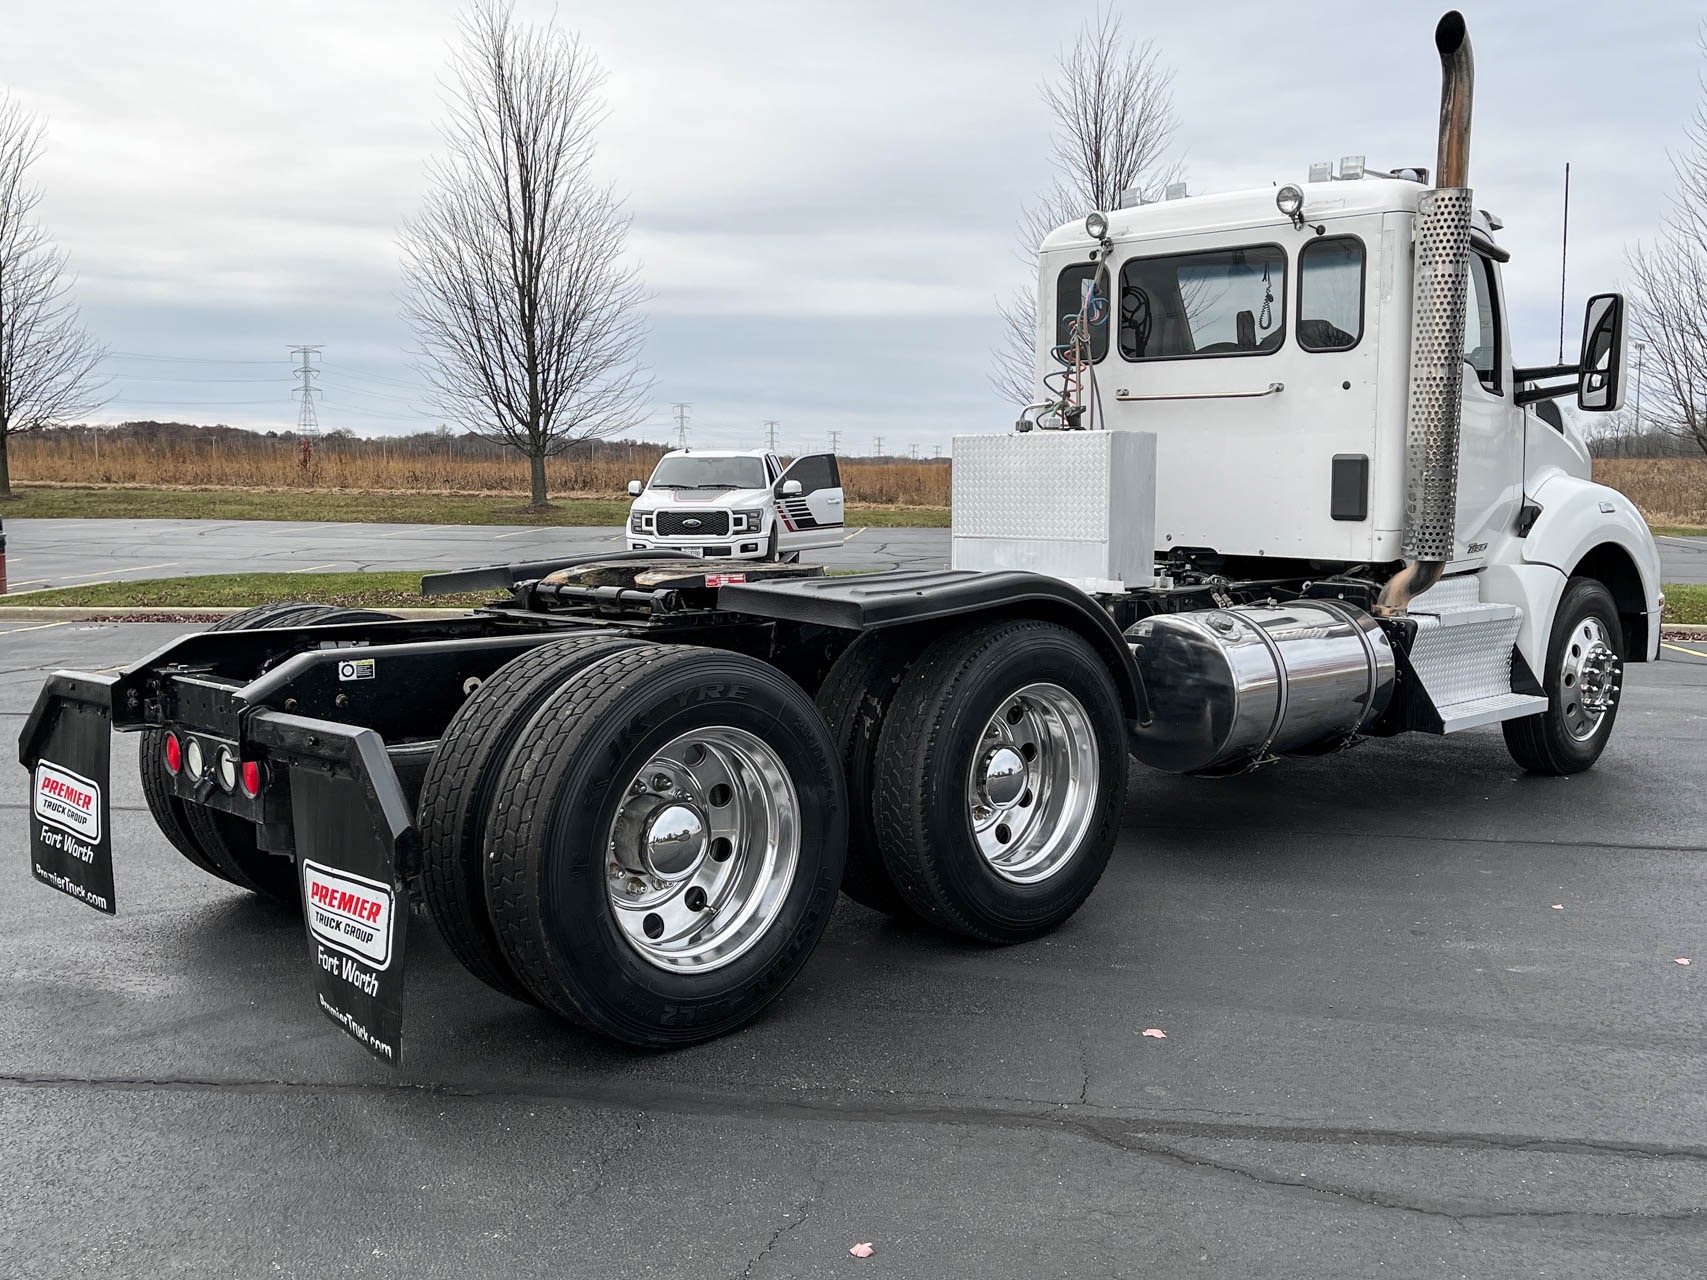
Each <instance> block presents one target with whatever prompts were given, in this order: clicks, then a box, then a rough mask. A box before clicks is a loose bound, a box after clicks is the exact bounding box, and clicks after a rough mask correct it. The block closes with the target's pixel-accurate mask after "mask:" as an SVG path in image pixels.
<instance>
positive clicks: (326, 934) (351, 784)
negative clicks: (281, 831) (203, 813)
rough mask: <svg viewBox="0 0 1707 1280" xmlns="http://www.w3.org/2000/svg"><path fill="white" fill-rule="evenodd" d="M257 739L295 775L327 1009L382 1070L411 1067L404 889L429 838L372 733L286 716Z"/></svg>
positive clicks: (304, 881) (265, 716)
mask: <svg viewBox="0 0 1707 1280" xmlns="http://www.w3.org/2000/svg"><path fill="white" fill-rule="evenodd" d="M248 734H249V737H250V739H251V740H252V741H254V742H256V743H259V744H261V745H263V746H265V747H266V748H267V749H268V751H269V753H270V754H271V755H272V756H273V757H274V758H275V759H279V760H282V761H285V762H288V765H289V768H290V789H291V821H292V825H293V826H294V828H295V845H296V854H297V877H298V883H299V885H300V887H301V891H302V909H303V921H304V925H305V927H306V929H307V934H308V946H309V953H310V955H311V957H312V959H313V964H314V983H315V998H316V999H317V1001H318V1002H319V1005H320V1010H321V1012H322V1013H324V1014H325V1015H326V1016H327V1017H328V1018H330V1019H331V1020H332V1021H333V1022H335V1023H336V1024H337V1025H338V1026H339V1027H341V1028H342V1029H343V1030H344V1031H345V1032H346V1033H348V1034H349V1035H350V1037H351V1038H352V1039H354V1040H355V1041H356V1042H357V1043H358V1044H360V1045H362V1046H363V1047H364V1048H366V1049H367V1050H368V1052H370V1053H372V1054H373V1055H374V1056H375V1057H376V1058H378V1059H380V1060H381V1061H382V1062H386V1063H389V1064H391V1065H392V1066H396V1065H397V1064H398V1063H400V1062H401V1061H402V1060H403V954H404V942H405V935H406V933H407V927H408V921H409V895H408V891H407V889H406V887H405V886H406V882H407V880H408V878H409V877H411V876H413V875H414V874H415V872H416V870H417V864H418V862H419V836H418V834H417V832H416V830H415V825H414V821H413V818H412V815H411V813H410V809H409V804H408V801H407V800H406V799H405V798H404V795H403V789H402V787H401V786H400V785H399V784H398V781H397V774H396V771H395V770H394V769H393V768H392V766H391V761H390V759H389V758H388V757H387V755H386V753H385V744H384V742H383V740H382V739H381V738H380V736H379V735H378V734H376V733H375V732H373V730H371V729H358V728H353V727H351V726H349V725H341V724H333V723H330V722H328V721H324V720H309V719H305V718H303V717H300V716H292V715H285V714H282V713H278V712H271V711H268V712H261V713H259V714H257V715H255V716H253V717H251V719H250V721H249V724H248Z"/></svg>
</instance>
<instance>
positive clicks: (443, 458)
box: [11, 432, 949, 507]
mask: <svg viewBox="0 0 1707 1280" xmlns="http://www.w3.org/2000/svg"><path fill="white" fill-rule="evenodd" d="M481 452H484V451H481ZM660 452H662V450H661V449H660V448H659V447H657V446H654V445H633V446H629V447H627V449H626V450H625V451H624V452H616V450H615V449H613V448H612V447H611V446H605V451H604V452H603V453H602V454H601V455H599V456H580V455H577V454H573V453H571V454H569V455H567V456H564V457H558V458H552V459H550V460H549V461H548V462H547V463H546V478H547V483H548V485H549V487H550V491H551V495H552V496H553V497H619V496H625V494H626V490H627V486H628V482H629V481H630V480H633V479H638V478H641V477H644V476H646V475H648V474H649V473H650V472H651V470H652V467H653V465H654V464H655V463H656V462H657V460H658V455H659V454H660ZM11 457H12V478H13V479H14V480H16V481H18V482H20V483H23V484H56V485H80V486H81V485H122V486H126V487H145V488H159V487H190V488H216V489H274V490H276V489H298V490H302V489H319V490H343V491H346V492H350V491H353V492H361V493H446V494H450V493H454V494H470V495H493V496H512V495H515V494H517V493H523V494H525V492H526V490H527V467H526V464H525V462H524V461H523V459H522V458H521V456H520V455H519V454H515V453H508V452H500V451H498V450H496V449H494V450H491V451H490V452H489V456H480V452H476V451H471V450H469V449H468V448H466V447H465V446H458V445H455V444H450V445H446V446H444V447H441V448H439V449H437V450H435V449H433V448H431V447H422V446H420V445H416V444H412V445H410V446H407V447H405V446H401V445H398V444H396V443H393V442H389V441H386V440H362V439H353V440H352V439H338V438H326V437H322V438H319V439H315V440H273V439H266V438H261V439H253V440H241V439H239V440H236V441H232V440H216V439H209V440H198V441H195V442H194V443H192V444H177V443H165V442H155V443H145V442H143V441H139V440H112V439H108V440H99V439H98V438H97V437H96V436H95V435H94V433H76V434H73V433H70V432H65V433H54V434H52V435H39V436H38V435H19V436H15V437H13V439H12V441H11ZM842 482H843V484H844V486H845V487H846V488H847V491H848V500H849V501H850V502H852V503H855V504H859V505H865V506H908V507H946V506H947V505H948V492H949V469H948V464H947V462H946V461H944V462H911V461H870V462H862V461H859V460H857V459H856V460H844V461H843V462H842Z"/></svg>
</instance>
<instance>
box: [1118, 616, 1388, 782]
mask: <svg viewBox="0 0 1707 1280" xmlns="http://www.w3.org/2000/svg"><path fill="white" fill-rule="evenodd" d="M1126 642H1127V644H1129V645H1130V646H1131V648H1132V654H1133V657H1134V658H1136V659H1137V662H1138V670H1139V672H1140V673H1141V674H1142V676H1143V678H1144V690H1145V693H1146V695H1147V696H1148V698H1149V701H1150V713H1151V719H1150V722H1149V723H1148V724H1146V725H1145V726H1144V727H1143V730H1142V731H1141V732H1140V733H1138V734H1137V735H1136V737H1135V738H1134V742H1133V754H1135V755H1136V756H1137V757H1138V759H1140V760H1142V761H1143V762H1144V763H1145V764H1148V765H1151V766H1153V767H1154V768H1157V769H1165V770H1167V771H1168V772H1170V773H1208V774H1219V773H1235V772H1238V771H1239V770H1241V769H1245V768H1249V767H1250V766H1252V765H1255V764H1260V763H1262V762H1263V761H1264V760H1267V759H1270V758H1272V757H1273V756H1276V755H1282V754H1285V753H1288V752H1304V751H1308V750H1311V749H1323V748H1329V747H1332V746H1334V745H1336V744H1338V743H1341V742H1344V741H1345V740H1346V739H1348V738H1350V737H1352V736H1353V735H1354V734H1356V733H1357V732H1358V731H1359V730H1361V729H1364V728H1366V727H1367V726H1368V725H1369V724H1370V723H1371V722H1372V721H1374V720H1375V718H1376V717H1377V716H1379V715H1380V714H1381V713H1382V712H1383V711H1384V710H1386V708H1387V703H1388V702H1389V700H1391V698H1392V696H1393V680H1394V666H1393V649H1392V646H1391V644H1390V643H1389V642H1388V640H1387V636H1386V634H1385V633H1384V632H1383V631H1382V630H1381V627H1380V625H1379V624H1378V623H1377V622H1376V621H1375V619H1374V618H1372V617H1370V616H1369V614H1367V613H1365V612H1364V611H1363V610H1362V609H1359V608H1357V607H1355V606H1353V605H1348V604H1345V603H1343V602H1341V601H1337V600H1293V601H1290V602H1288V603H1285V604H1267V605H1245V606H1240V607H1238V608H1232V609H1205V610H1199V611H1196V612H1192V613H1170V614H1157V615H1156V616H1154V617H1150V618H1144V619H1142V620H1140V621H1138V622H1136V623H1134V624H1133V625H1132V626H1131V627H1129V628H1127V631H1126Z"/></svg>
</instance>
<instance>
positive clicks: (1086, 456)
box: [953, 431, 1156, 591]
mask: <svg viewBox="0 0 1707 1280" xmlns="http://www.w3.org/2000/svg"><path fill="white" fill-rule="evenodd" d="M953 502H954V567H955V568H956V569H981V570H992V569H1024V570H1029V571H1031V572H1034V573H1044V574H1048V575H1049V576H1051V577H1055V578H1061V579H1064V580H1065V581H1068V582H1071V583H1074V584H1075V585H1077V586H1080V587H1084V588H1085V589H1086V590H1090V591H1120V590H1124V589H1125V588H1127V587H1135V586H1148V585H1149V584H1150V583H1151V582H1152V581H1153V580H1154V577H1155V550H1156V437H1155V436H1154V435H1153V434H1152V433H1151V432H1148V431H1037V432H1029V433H1027V434H1025V435H988V436H956V437H955V438H954V497H953Z"/></svg>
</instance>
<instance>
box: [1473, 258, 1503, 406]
mask: <svg viewBox="0 0 1707 1280" xmlns="http://www.w3.org/2000/svg"><path fill="white" fill-rule="evenodd" d="M1493 271H1494V266H1493V263H1491V262H1489V261H1488V260H1487V259H1486V258H1484V257H1482V255H1481V254H1479V253H1478V254H1472V255H1471V256H1470V296H1469V299H1468V305H1467V306H1466V307H1465V314H1464V360H1465V362H1466V363H1467V364H1468V365H1469V366H1470V367H1471V368H1472V369H1474V370H1475V371H1476V377H1477V379H1478V380H1479V381H1480V382H1481V384H1482V389H1483V390H1485V391H1487V392H1489V393H1490V394H1492V395H1496V396H1497V395H1503V394H1504V392H1502V391H1501V389H1500V325H1499V312H1498V311H1497V310H1496V309H1495V302H1494V300H1495V297H1496V295H1495V293H1494V281H1493Z"/></svg>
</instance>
